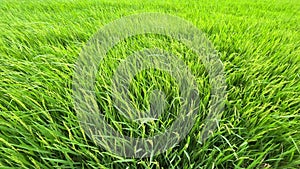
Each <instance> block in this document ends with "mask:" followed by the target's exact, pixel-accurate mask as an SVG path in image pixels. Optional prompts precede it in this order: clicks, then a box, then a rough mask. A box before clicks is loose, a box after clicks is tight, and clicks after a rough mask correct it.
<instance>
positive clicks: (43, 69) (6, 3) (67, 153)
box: [0, 0, 300, 169]
mask: <svg viewBox="0 0 300 169" xmlns="http://www.w3.org/2000/svg"><path fill="white" fill-rule="evenodd" d="M299 11H300V1H297V0H291V1H290V0H278V1H271V0H262V1H254V0H250V1H242V0H237V1H235V0H226V1H218V0H205V1H192V0H187V1H179V0H176V1H166V2H165V1H144V2H142V1H137V0H134V1H127V0H121V1H106V0H104V1H96V0H87V1H79V0H63V1H58V0H57V1H56V0H55V1H51V0H45V1H40V0H33V1H29V0H20V1H19V0H2V1H0V13H1V15H0V168H10V167H15V168H42V169H44V168H130V169H131V168H228V169H230V168H237V169H238V168H247V169H248V168H249V169H251V168H284V169H287V168H300V33H299V30H300V26H299V25H300V12H299ZM143 12H158V13H166V14H170V15H173V16H178V17H180V18H183V19H185V20H186V21H188V22H190V23H192V24H193V25H195V26H196V27H197V28H198V29H199V30H201V31H202V32H203V33H204V34H205V35H206V37H207V39H209V40H210V41H211V42H212V44H213V45H214V48H215V49H216V50H217V51H218V56H219V58H220V60H221V61H222V63H223V65H224V68H225V69H224V72H225V78H226V84H227V88H226V91H227V98H226V101H225V109H224V112H223V114H222V118H221V120H220V121H219V124H218V126H217V128H216V129H215V130H214V132H213V134H211V135H210V137H208V138H207V139H206V140H205V141H202V140H201V131H202V129H203V121H204V119H205V118H206V116H207V112H208V106H209V101H210V94H211V93H210V87H211V86H210V83H209V80H208V74H207V72H206V71H205V68H204V66H205V65H203V63H202V62H201V60H199V59H198V57H197V56H196V55H195V53H193V52H192V51H191V50H189V49H188V48H187V47H186V46H184V45H182V44H181V43H180V42H177V41H173V40H170V39H168V38H166V37H162V36H158V35H140V36H136V37H132V38H129V39H127V40H125V41H122V42H120V43H119V44H117V45H116V46H115V47H114V48H113V49H112V50H111V51H109V52H108V53H107V57H106V58H105V59H104V60H103V61H101V63H99V65H100V66H99V71H98V72H97V76H96V83H95V93H96V98H97V105H98V106H99V109H100V110H101V112H103V113H104V114H105V118H107V119H106V120H107V121H108V122H109V123H110V124H111V125H112V126H114V127H115V128H116V129H117V130H118V131H120V132H123V133H124V134H126V135H130V136H134V137H147V136H154V135H155V134H157V133H158V132H159V131H160V130H163V129H162V128H167V127H169V126H170V124H171V123H173V122H174V119H175V118H176V112H177V109H178V108H179V107H180V106H181V105H180V103H179V102H180V101H179V99H178V97H177V96H178V95H177V94H178V93H179V87H178V86H177V85H176V81H175V80H174V79H173V78H172V77H171V76H170V75H169V74H166V73H165V72H162V71H159V70H154V69H151V70H149V71H142V72H140V73H139V74H137V75H136V76H135V78H134V80H133V82H132V83H131V84H130V86H131V90H130V91H131V92H132V95H131V96H132V100H133V102H134V103H135V105H136V106H137V107H138V108H139V109H147V108H149V104H150V103H149V98H150V96H149V94H147V93H148V91H149V90H150V89H152V88H156V89H162V90H163V91H164V92H165V97H166V100H167V102H166V103H165V104H166V106H167V109H165V110H166V112H165V113H164V114H162V117H161V118H160V119H159V122H146V123H144V124H142V125H141V124H139V123H138V122H132V121H130V120H128V119H126V118H125V117H124V116H123V115H122V114H120V113H119V112H118V110H116V109H115V108H114V105H113V99H112V98H111V96H110V87H109V86H110V84H111V79H112V76H113V73H114V70H115V69H116V67H117V66H118V63H120V61H122V60H124V59H125V58H126V57H127V56H129V55H131V54H133V53H134V51H137V50H140V49H144V48H153V47H156V48H161V49H164V50H167V51H170V52H173V53H174V54H175V55H176V56H177V57H178V58H180V59H181V60H183V62H184V64H185V65H187V66H188V67H189V69H190V70H191V72H192V74H193V76H194V77H195V81H196V83H197V84H198V87H199V88H198V90H199V93H200V94H199V96H200V110H201V111H199V112H198V114H197V116H196V117H195V119H194V120H195V124H194V125H193V128H192V129H191V130H190V131H189V133H188V135H187V136H186V137H185V138H183V139H182V140H181V141H180V143H179V144H178V145H176V146H175V147H173V148H170V149H168V150H167V151H165V152H163V153H161V154H158V155H153V156H150V157H145V158H125V157H123V156H120V155H117V154H114V153H112V152H111V151H108V150H107V149H105V148H103V147H101V146H99V145H98V144H97V143H96V142H95V140H94V139H92V138H91V137H89V136H88V135H87V132H86V130H84V129H83V128H82V127H81V125H80V122H79V120H78V116H77V113H76V110H75V108H74V98H73V92H74V90H73V88H72V84H73V76H74V70H75V68H76V66H75V65H76V61H77V59H78V57H79V55H80V53H81V52H82V48H83V47H84V46H85V44H86V43H87V42H88V41H89V39H90V38H91V37H92V36H93V35H94V34H95V33H96V32H97V31H98V30H99V29H101V28H102V27H103V26H104V25H106V24H108V23H110V22H112V21H114V20H116V19H119V18H122V17H124V16H129V15H132V14H139V13H143ZM157 104H160V103H157ZM168 113H169V114H168ZM170 114H172V115H170Z"/></svg>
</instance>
